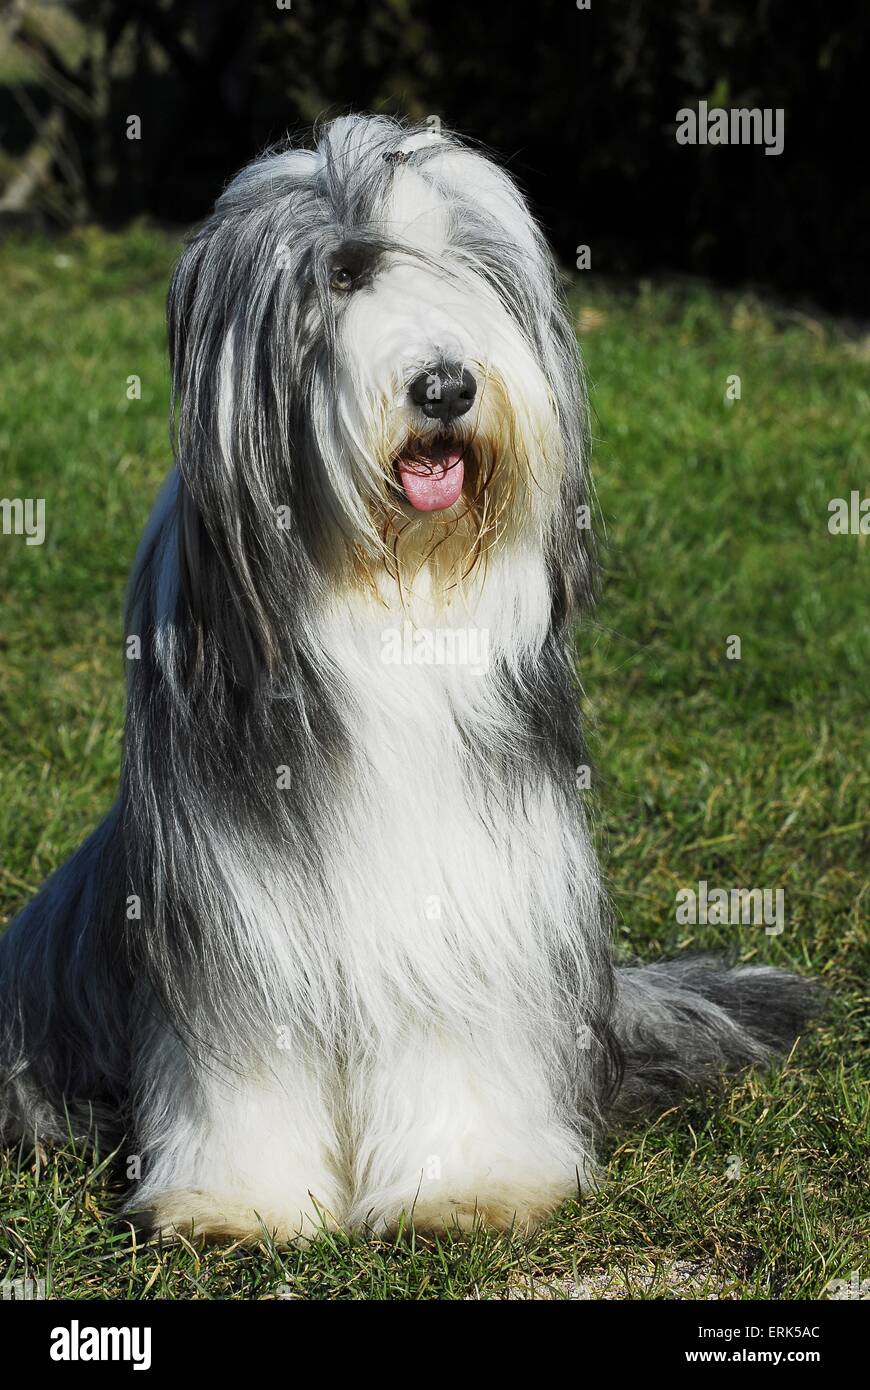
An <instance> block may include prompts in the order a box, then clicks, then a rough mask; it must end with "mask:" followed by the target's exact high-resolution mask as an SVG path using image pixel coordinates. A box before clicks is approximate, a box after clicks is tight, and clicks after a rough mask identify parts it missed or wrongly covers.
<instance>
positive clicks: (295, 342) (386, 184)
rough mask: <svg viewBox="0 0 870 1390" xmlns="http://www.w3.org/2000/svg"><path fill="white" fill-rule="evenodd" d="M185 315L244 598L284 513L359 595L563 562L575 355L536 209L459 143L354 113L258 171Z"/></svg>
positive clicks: (188, 421)
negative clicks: (514, 551) (378, 572)
mask: <svg viewBox="0 0 870 1390" xmlns="http://www.w3.org/2000/svg"><path fill="white" fill-rule="evenodd" d="M169 320H170V331H171V345H172V356H173V379H174V387H175V394H176V402H177V419H178V434H179V438H178V459H179V465H180V470H181V474H182V478H183V480H184V483H185V485H186V493H187V496H188V497H189V499H190V501H191V503H192V505H193V506H194V508H195V509H196V512H197V516H198V518H199V520H200V522H201V524H202V525H203V526H204V527H205V530H206V531H207V533H208V535H209V537H210V539H211V542H212V543H213V544H214V545H215V547H216V548H217V549H220V548H221V545H223V546H224V547H225V548H229V549H230V550H231V552H232V554H231V555H230V556H228V557H227V562H226V563H228V564H229V565H231V567H232V569H233V571H234V573H236V574H237V575H241V580H240V582H241V585H242V587H243V588H248V587H250V588H251V589H252V591H253V589H254V588H255V587H256V583H257V576H256V574H255V571H256V569H257V566H258V565H259V564H260V563H261V561H262V560H263V557H264V555H265V552H266V551H267V549H269V547H270V544H271V543H270V542H268V541H267V540H266V538H265V537H264V535H263V534H262V531H263V528H264V527H266V526H268V524H269V518H270V517H272V516H274V514H275V512H276V511H278V510H281V512H282V513H283V515H284V517H285V526H284V530H285V534H286V532H287V531H289V532H290V533H292V536H293V538H294V541H295V543H296V544H298V546H299V547H300V548H301V554H300V555H299V556H298V557H297V561H296V567H297V569H298V568H299V567H300V566H304V565H307V564H309V563H310V564H311V565H312V566H313V567H314V569H315V570H316V571H318V572H320V573H323V572H325V571H328V572H332V573H333V574H337V573H343V574H344V575H345V577H346V578H347V579H348V581H349V582H357V581H358V580H359V578H360V576H362V577H363V578H366V577H368V579H369V580H370V579H371V575H372V572H373V570H374V569H375V568H376V567H383V568H385V570H386V571H387V572H388V573H392V574H393V575H394V576H395V577H398V578H400V579H401V578H402V567H403V562H404V560H405V558H407V560H408V569H409V571H411V572H419V570H420V568H421V567H422V566H424V565H426V566H428V567H429V569H430V571H432V572H434V571H435V570H437V571H438V573H439V578H440V579H441V580H443V581H444V583H445V584H446V585H448V586H449V585H450V584H455V583H457V582H461V581H462V579H463V577H464V576H465V575H467V574H468V573H469V572H471V571H473V570H474V569H475V567H476V565H477V561H479V560H480V558H481V557H482V556H486V555H488V554H490V553H491V552H492V551H493V550H495V549H497V548H499V547H502V548H503V547H509V546H511V545H514V546H518V547H526V548H530V547H531V548H534V549H535V550H537V551H538V552H541V551H544V552H548V554H547V559H548V563H550V562H552V563H553V564H555V563H556V561H555V560H554V559H553V556H554V554H555V552H556V551H559V550H560V549H561V550H564V541H565V536H564V533H565V528H566V524H567V525H569V526H570V521H569V522H567V523H566V516H567V515H568V514H569V512H572V511H573V510H574V504H575V503H576V502H577V499H578V498H581V497H582V495H583V493H582V488H583V484H582V479H583V459H582V454H583V435H584V411H583V402H582V394H581V387H580V384H579V371H578V358H577V352H576V344H575V342H574V338H573V335H572V334H571V332H570V330H569V329H568V328H567V325H566V323H565V320H564V317H563V315H562V312H561V308H560V305H559V297H558V292H557V275H556V272H555V269H554V266H553V262H552V258H551V256H550V254H549V251H548V250H547V247H546V245H545V243H544V241H543V239H542V237H541V235H540V233H539V231H538V229H537V227H536V225H535V223H534V221H533V219H532V218H531V216H530V215H529V212H528V210H527V208H526V206H525V203H524V202H523V199H522V197H521V195H520V194H519V192H518V191H517V189H516V187H515V185H514V184H513V182H512V181H511V180H510V178H508V176H507V175H506V174H505V173H504V172H503V171H502V170H500V169H498V168H497V167H496V166H495V165H494V164H492V163H491V162H490V161H489V160H487V159H485V158H483V157H482V156H481V155H480V154H478V153H476V152H474V151H472V150H470V149H468V148H467V147H465V146H463V145H462V144H460V143H459V142H458V141H456V140H455V139H454V138H452V137H447V136H444V135H441V134H439V135H437V137H433V135H432V134H431V133H430V132H429V131H428V130H422V129H420V128H408V127H404V126H401V125H400V124H398V123H397V122H394V121H390V120H387V119H385V118H380V117H375V118H358V117H348V118H344V119H341V120H338V121H335V122H333V123H331V124H330V125H328V126H326V127H324V128H323V129H322V130H321V131H320V132H319V135H318V138H317V142H316V146H315V148H314V149H310V150H291V149H287V150H283V151H279V152H277V153H273V154H269V155H267V156H265V157H264V158H263V159H261V160H259V161H257V162H255V163H254V164H252V165H250V166H249V167H248V168H247V169H245V170H243V171H242V173H240V174H239V175H238V176H237V177H236V179H235V180H234V181H233V182H232V183H231V184H230V186H229V187H228V188H227V190H226V192H225V193H224V194H223V196H222V197H221V199H220V200H219V202H218V205H217V208H216V210H215V213H214V215H213V217H212V218H211V219H210V220H209V222H207V223H206V224H205V226H204V227H203V229H202V230H201V231H200V232H199V233H198V234H197V236H196V237H195V238H194V240H193V241H192V243H191V244H190V246H189V247H188V249H187V251H186V252H185V255H184V256H183V257H182V260H181V262H180V264H179V267H178V269H177V271H176V275H175V279H174V282H173V287H172V290H171V293H170V303H169ZM287 518H289V522H288V521H287V520H286V519H287ZM254 528H259V532H258V533H257V534H255V533H254ZM574 544H575V546H577V548H578V550H580V549H582V537H581V539H580V543H579V545H578V542H577V538H576V533H575V535H574ZM550 552H552V553H550ZM558 563H559V564H560V565H561V566H562V568H564V564H563V563H562V561H559V562H558ZM565 563H571V562H565ZM249 576H250V586H249V584H248V578H249ZM265 579H266V582H267V583H268V582H269V581H268V575H266V576H265Z"/></svg>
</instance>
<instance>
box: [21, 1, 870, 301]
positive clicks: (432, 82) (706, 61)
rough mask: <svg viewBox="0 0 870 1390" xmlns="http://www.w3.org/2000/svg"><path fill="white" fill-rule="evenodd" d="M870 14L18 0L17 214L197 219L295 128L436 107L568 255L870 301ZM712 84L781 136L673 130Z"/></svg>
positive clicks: (833, 9) (600, 263) (819, 9)
mask: <svg viewBox="0 0 870 1390" xmlns="http://www.w3.org/2000/svg"><path fill="white" fill-rule="evenodd" d="M868 35H870V6H868V5H867V4H866V3H864V4H861V3H857V2H856V3H840V0H833V3H826V4H824V5H820V4H814V5H803V4H795V3H794V0H669V3H668V4H666V5H662V4H658V3H654V0H616V2H615V3H605V0H591V8H590V9H588V10H581V9H578V8H577V4H576V3H575V0H536V2H535V3H534V4H516V5H506V4H503V3H501V4H493V3H482V4H473V5H472V4H469V3H468V0H438V3H437V4H433V3H431V0H429V3H427V0H373V2H372V3H369V4H366V3H361V0H329V3H324V0H6V2H5V6H4V7H3V9H2V18H0V44H2V49H0V225H2V224H6V225H10V224H11V225H13V226H18V225H20V224H21V222H22V221H23V222H24V223H25V225H29V224H30V223H31V222H32V221H34V220H48V221H49V222H52V223H60V224H65V223H66V224H69V223H71V222H77V221H82V220H86V219H93V218H96V219H98V220H100V221H102V222H104V223H109V224H112V223H122V222H124V221H126V220H128V219H129V218H131V217H133V216H137V215H141V214H148V215H151V216H152V217H154V218H156V219H158V220H159V221H161V222H164V223H168V224H171V225H176V226H177V225H180V224H186V223H188V222H190V221H193V220H195V219H197V218H198V217H200V216H202V215H203V214H204V213H205V212H206V211H207V210H208V208H209V206H210V205H211V203H212V202H213V201H214V198H215V195H216V194H217V192H218V191H219V190H220V188H221V186H222V185H223V183H224V182H225V181H226V179H227V178H228V177H229V176H230V175H231V174H232V173H233V172H234V170H235V169H236V168H238V167H239V166H240V165H242V164H243V163H245V162H246V161H247V160H248V159H249V158H250V157H251V155H252V154H253V153H254V152H256V151H257V150H258V149H259V148H261V147H263V146H265V145H267V144H269V143H270V142H272V141H274V140H276V139H279V138H280V137H281V136H282V135H283V134H284V132H285V131H286V130H287V129H290V130H293V129H295V128H297V127H300V126H305V125H307V124H310V123H311V122H312V121H313V120H314V119H316V118H317V117H320V116H324V115H329V114H336V113H338V112H339V111H342V110H347V109H349V108H351V109H356V110H374V111H388V112H392V113H400V114H407V115H409V116H412V117H416V118H424V117H426V116H430V115H437V116H438V117H439V118H440V119H441V120H442V121H443V122H444V124H445V125H448V126H454V127H456V128H457V129H459V130H461V131H462V132H464V133H466V134H468V135H471V136H473V137H476V138H477V139H480V140H482V141H484V142H485V143H486V144H487V145H490V146H491V147H493V148H494V149H495V150H496V151H497V152H498V153H499V154H500V155H501V156H502V157H503V158H505V159H507V160H508V161H509V163H510V166H511V168H512V169H513V171H514V173H515V174H516V175H517V176H518V177H519V178H520V180H521V182H522V183H523V184H524V186H525V187H526V189H527V190H528V191H529V193H530V194H531V197H532V200H533V202H534V204H535V206H536V208H537V211H538V212H539V213H540V215H541V216H542V217H543V219H544V222H545V224H546V227H547V230H548V232H549V234H550V235H551V237H552V238H553V240H554V242H555V244H556V247H557V250H558V252H559V253H560V255H561V256H562V258H563V259H564V260H565V261H566V262H568V263H569V264H573V262H574V259H575V250H574V248H575V247H576V246H577V245H578V244H589V245H590V246H591V247H592V257H593V260H592V265H593V269H595V270H596V271H601V272H604V273H608V274H639V273H643V274H647V273H649V272H650V271H654V270H663V271H667V272H670V273H673V272H678V273H689V274H699V273H700V274H704V275H709V276H711V277H713V278H714V279H716V280H719V281H721V282H723V283H726V284H729V283H730V284H733V283H745V282H747V281H748V282H752V283H755V284H757V285H759V286H762V287H765V288H774V289H776V290H778V291H780V292H781V293H783V294H785V295H788V296H792V297H794V296H797V297H800V298H803V299H806V300H807V301H811V302H815V303H817V304H820V305H822V306H824V307H827V308H830V309H834V310H841V311H847V312H852V313H861V312H863V311H866V310H868V309H870V275H868V270H867V254H866V248H867V245H868V242H870V186H868V180H867V177H866V156H862V155H861V153H860V151H861V148H862V144H863V129H864V125H865V123H866V112H865V109H864V105H865V102H864V94H865V89H864V82H865V71H866V66H867V58H868V43H867V40H868ZM701 99H706V100H708V101H709V102H710V103H711V104H716V105H719V104H723V105H726V106H750V107H751V106H761V107H782V108H784V110H785V148H784V152H783V153H782V154H781V155H780V156H777V157H771V156H766V155H765V154H764V152H763V150H762V149H761V148H758V147H748V148H747V147H734V148H731V147H729V148H723V147H706V148H705V147H681V146H678V145H677V144H676V142H675V139H674V127H675V117H676V113H677V111H678V110H679V109H680V108H682V107H684V106H687V105H694V104H696V103H697V102H698V101H699V100H701ZM130 115H137V116H139V117H140V119H141V122H142V136H141V139H139V140H130V139H128V138H127V118H128V117H129V116H130Z"/></svg>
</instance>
